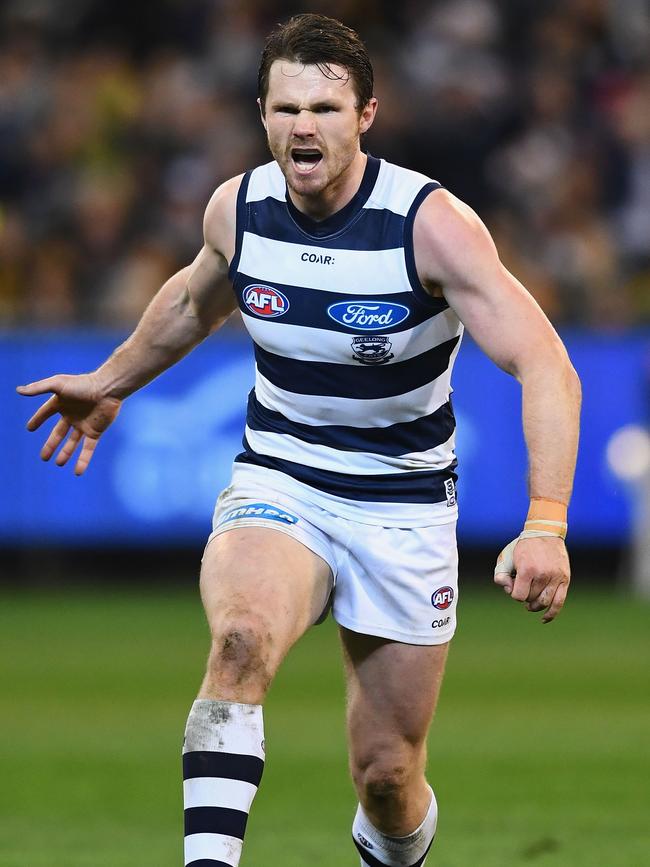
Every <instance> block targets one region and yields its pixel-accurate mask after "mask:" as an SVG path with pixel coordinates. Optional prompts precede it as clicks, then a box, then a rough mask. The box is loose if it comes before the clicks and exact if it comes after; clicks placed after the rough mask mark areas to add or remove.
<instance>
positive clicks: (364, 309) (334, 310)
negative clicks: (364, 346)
mask: <svg viewBox="0 0 650 867" xmlns="http://www.w3.org/2000/svg"><path fill="white" fill-rule="evenodd" d="M410 312H411V311H410V310H409V308H408V307H405V306H404V305H403V304H393V303H391V302H388V301H339V302H338V303H337V304H330V306H329V307H328V308H327V315H328V316H329V317H330V319H333V320H334V321H335V322H338V323H340V324H341V325H345V326H347V327H348V328H353V329H354V330H355V331H384V330H385V329H386V328H392V327H393V326H394V325H399V323H400V322H404V320H405V319H406V318H407V316H408V315H409V313H410Z"/></svg>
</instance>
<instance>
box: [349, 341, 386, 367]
mask: <svg viewBox="0 0 650 867" xmlns="http://www.w3.org/2000/svg"><path fill="white" fill-rule="evenodd" d="M392 346H393V344H392V343H391V342H390V340H389V339H388V337H384V336H383V335H378V334H362V335H361V336H360V337H353V338H352V357H353V358H356V360H357V361H360V362H361V364H385V363H386V362H387V361H390V360H391V358H394V357H395V355H394V353H392V352H391V348H392Z"/></svg>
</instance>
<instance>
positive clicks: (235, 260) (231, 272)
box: [228, 171, 251, 282]
mask: <svg viewBox="0 0 650 867" xmlns="http://www.w3.org/2000/svg"><path fill="white" fill-rule="evenodd" d="M250 179H251V172H250V171H248V172H246V174H245V175H244V177H243V178H242V179H241V184H240V185H239V190H238V191H237V211H236V215H235V255H234V256H233V257H232V262H231V263H230V267H229V268H228V278H229V280H230V281H231V282H232V281H233V280H234V279H235V274H236V273H237V269H238V268H239V259H240V257H241V248H242V242H243V240H244V232H245V231H246V229H247V228H248V203H247V202H246V195H247V193H248V183H249V181H250Z"/></svg>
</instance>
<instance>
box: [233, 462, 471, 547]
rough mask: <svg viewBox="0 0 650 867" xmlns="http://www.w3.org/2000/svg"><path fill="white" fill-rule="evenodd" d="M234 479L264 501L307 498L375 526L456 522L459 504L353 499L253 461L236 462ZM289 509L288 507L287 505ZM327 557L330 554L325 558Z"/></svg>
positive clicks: (360, 521)
mask: <svg viewBox="0 0 650 867" xmlns="http://www.w3.org/2000/svg"><path fill="white" fill-rule="evenodd" d="M232 482H233V485H235V486H236V487H237V488H238V489H239V490H241V491H245V492H246V495H247V497H253V498H255V499H256V500H261V499H262V498H263V497H267V498H268V496H269V492H273V493H274V494H278V495H281V496H282V497H284V496H285V495H286V497H290V498H291V500H292V501H293V502H294V504H295V501H296V500H298V502H299V503H301V502H304V501H305V498H307V499H308V500H309V502H312V503H313V504H314V505H315V506H318V507H319V508H321V509H325V510H326V511H328V512H333V513H334V514H336V515H340V516H341V517H342V518H346V519H347V520H350V521H356V522H358V523H359V524H367V525H368V526H372V527H401V528H406V527H430V526H438V525H440V524H448V523H453V522H455V521H456V518H457V516H458V507H457V506H456V505H453V506H449V505H448V504H447V499H446V497H445V499H444V500H440V501H438V502H436V503H431V502H427V503H405V502H404V501H402V502H400V503H399V508H396V504H395V503H394V502H390V501H386V502H377V501H376V500H370V499H366V500H350V499H346V498H344V497H337V496H334V495H333V494H328V493H327V492H325V491H322V490H319V489H318V488H315V487H313V486H307V485H303V484H301V483H300V482H299V481H298V480H297V479H294V478H293V477H292V476H289V475H287V473H283V472H279V471H277V470H273V469H268V468H267V467H262V466H259V465H255V464H252V463H242V462H236V463H235V464H234V465H233V468H232ZM287 508H288V506H287ZM325 559H327V557H325Z"/></svg>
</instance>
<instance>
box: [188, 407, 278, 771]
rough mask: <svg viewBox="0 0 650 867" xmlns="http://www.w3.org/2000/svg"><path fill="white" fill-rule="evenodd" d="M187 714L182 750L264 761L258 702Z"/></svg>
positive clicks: (210, 706)
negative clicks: (202, 751) (189, 717)
mask: <svg viewBox="0 0 650 867" xmlns="http://www.w3.org/2000/svg"><path fill="white" fill-rule="evenodd" d="M210 399H211V398H210ZM190 716H191V719H190V721H189V722H188V726H187V729H186V732H185V739H184V742H183V752H184V753H192V752H197V751H201V750H205V751H206V752H215V753H231V754H234V755H238V756H257V757H258V758H260V759H262V760H264V747H263V744H262V741H263V727H264V721H263V714H262V708H261V706H260V705H251V704H240V703H238V702H216V701H211V700H210V699H205V698H198V699H196V701H195V702H194V704H193V705H192V710H191V714H190Z"/></svg>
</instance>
